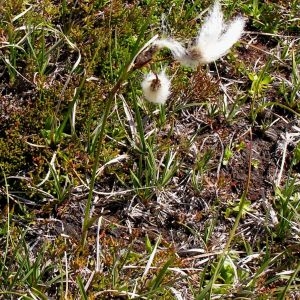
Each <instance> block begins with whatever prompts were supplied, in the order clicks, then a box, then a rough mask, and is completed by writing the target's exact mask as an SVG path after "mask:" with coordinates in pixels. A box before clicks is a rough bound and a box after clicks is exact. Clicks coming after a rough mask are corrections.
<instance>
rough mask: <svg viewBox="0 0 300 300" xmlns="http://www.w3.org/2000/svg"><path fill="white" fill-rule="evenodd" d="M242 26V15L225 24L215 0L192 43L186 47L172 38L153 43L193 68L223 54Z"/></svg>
mask: <svg viewBox="0 0 300 300" xmlns="http://www.w3.org/2000/svg"><path fill="white" fill-rule="evenodd" d="M244 26H245V20H244V19H243V18H242V17H237V18H235V19H234V20H233V21H231V22H229V23H228V24H226V23H225V22H224V18H223V12H222V10H221V5H220V3H219V1H218V0H217V1H216V2H215V4H214V5H213V7H212V8H211V9H210V11H209V13H208V15H207V17H206V18H205V20H204V23H203V26H202V27H201V28H200V30H199V32H198V35H197V37H196V41H195V43H194V44H193V45H191V46H190V47H188V48H187V49H186V48H185V47H183V45H182V44H181V43H179V42H177V41H175V40H173V39H162V40H157V41H155V45H156V46H157V47H158V49H161V48H168V49H170V50H171V52H172V54H173V57H174V59H175V60H177V61H178V62H180V63H181V64H182V65H184V66H189V67H193V68H195V67H197V66H198V65H201V64H202V65H203V64H208V63H211V62H213V61H215V60H217V59H219V58H220V57H222V56H223V55H225V54H226V53H227V52H228V51H229V49H230V48H231V47H232V46H233V44H235V43H236V42H237V41H238V40H239V39H240V38H241V36H242V34H243V30H244Z"/></svg>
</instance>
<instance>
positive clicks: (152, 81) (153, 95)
mask: <svg viewBox="0 0 300 300" xmlns="http://www.w3.org/2000/svg"><path fill="white" fill-rule="evenodd" d="M170 88H171V82H170V79H169V78H168V77H167V75H166V73H165V71H164V70H163V71H161V72H160V73H159V74H155V73H153V72H150V73H149V74H147V75H146V76H145V78H144V80H143V81H142V90H143V94H144V96H145V98H146V100H148V101H150V102H153V103H157V104H165V103H166V101H167V99H168V98H169V96H170V94H171V90H170Z"/></svg>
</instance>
